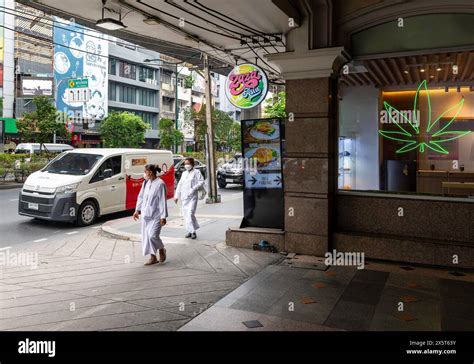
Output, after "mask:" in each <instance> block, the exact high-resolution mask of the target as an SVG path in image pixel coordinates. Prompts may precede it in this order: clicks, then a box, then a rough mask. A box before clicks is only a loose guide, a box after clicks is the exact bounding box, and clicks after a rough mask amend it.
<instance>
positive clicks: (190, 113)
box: [184, 105, 240, 152]
mask: <svg viewBox="0 0 474 364" xmlns="http://www.w3.org/2000/svg"><path fill="white" fill-rule="evenodd" d="M184 114H185V117H184V119H185V121H184V123H185V124H186V125H187V126H188V127H193V128H194V135H195V138H196V141H197V142H198V143H201V144H202V145H203V144H204V141H205V135H206V132H207V124H206V105H203V107H202V108H201V110H200V111H199V112H196V111H195V110H193V109H191V108H188V109H187V110H185V112H184ZM211 119H212V123H213V126H214V142H215V143H216V145H217V149H218V150H223V151H229V152H230V151H238V150H240V123H238V122H236V121H235V120H234V119H232V118H231V117H230V116H229V115H228V114H227V113H226V112H224V111H222V110H216V109H212V116H211Z"/></svg>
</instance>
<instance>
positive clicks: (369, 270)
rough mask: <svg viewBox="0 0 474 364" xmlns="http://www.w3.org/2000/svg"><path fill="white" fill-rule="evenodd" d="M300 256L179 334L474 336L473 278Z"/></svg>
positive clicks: (250, 282)
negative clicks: (333, 332) (402, 333)
mask: <svg viewBox="0 0 474 364" xmlns="http://www.w3.org/2000/svg"><path fill="white" fill-rule="evenodd" d="M366 265H368V266H367V267H366V268H365V269H364V270H357V269H356V268H352V267H338V266H336V267H330V268H328V269H326V268H327V267H326V266H325V265H324V264H323V259H321V258H314V257H304V256H295V257H294V258H293V259H286V260H285V261H283V262H282V263H280V264H276V265H270V266H267V267H266V268H265V269H263V271H261V272H259V273H258V274H256V275H255V276H253V277H252V278H251V279H249V280H248V281H247V282H245V283H244V284H242V285H241V286H240V287H239V288H237V289H236V290H234V291H233V292H232V293H230V294H228V295H227V296H225V297H224V298H222V299H221V300H219V301H218V302H217V303H216V304H215V305H213V306H212V307H211V308H209V309H208V310H207V311H205V312H204V313H203V314H201V315H199V316H198V317H196V318H195V319H193V320H192V321H190V322H188V323H187V324H185V325H184V326H183V327H181V329H180V330H181V331H206V330H215V331H245V330H247V331H252V330H253V331H255V330H258V331H260V330H263V331H267V330H268V331H288V330H289V331H312V330H314V331H331V330H349V331H425V330H427V331H445V330H446V331H456V330H459V331H464V330H465V331H471V330H472V328H473V327H474V315H473V312H474V295H473V294H472V293H473V292H474V273H465V274H466V275H464V276H459V277H457V276H453V275H452V274H450V272H449V271H447V270H441V269H439V270H438V269H432V268H422V267H407V266H404V265H401V266H400V265H397V264H387V263H377V262H370V263H367V262H366Z"/></svg>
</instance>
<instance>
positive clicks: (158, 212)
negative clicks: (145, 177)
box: [136, 178, 168, 256]
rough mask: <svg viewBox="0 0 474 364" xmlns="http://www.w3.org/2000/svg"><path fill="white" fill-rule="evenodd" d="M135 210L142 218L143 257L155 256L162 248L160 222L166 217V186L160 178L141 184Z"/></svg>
mask: <svg viewBox="0 0 474 364" xmlns="http://www.w3.org/2000/svg"><path fill="white" fill-rule="evenodd" d="M136 210H137V211H140V212H141V214H140V216H141V218H142V251H143V255H145V256H146V255H149V254H153V255H156V251H157V250H158V249H162V248H163V247H164V245H163V241H162V240H161V238H160V232H161V224H160V220H161V219H166V218H167V217H168V206H167V204H166V185H165V183H164V182H163V181H162V180H161V179H160V178H156V179H155V180H153V181H152V180H149V181H148V182H146V183H143V185H142V189H141V190H140V193H139V195H138V200H137V207H136Z"/></svg>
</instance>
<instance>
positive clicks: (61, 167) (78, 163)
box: [43, 153, 103, 176]
mask: <svg viewBox="0 0 474 364" xmlns="http://www.w3.org/2000/svg"><path fill="white" fill-rule="evenodd" d="M102 157H103V156H102V155H98V154H88V153H65V154H61V155H59V156H57V157H56V158H55V159H53V160H52V161H51V163H50V164H48V165H47V166H46V167H45V168H44V169H43V172H48V173H54V174H69V175H81V176H84V175H86V174H88V173H89V172H90V171H91V170H92V168H94V166H95V164H96V163H97V161H98V160H99V159H101V158H102Z"/></svg>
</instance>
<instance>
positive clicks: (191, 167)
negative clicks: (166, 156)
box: [184, 164, 193, 171]
mask: <svg viewBox="0 0 474 364" xmlns="http://www.w3.org/2000/svg"><path fill="white" fill-rule="evenodd" d="M184 168H186V170H187V171H190V170H191V169H193V166H192V165H190V164H185V165H184Z"/></svg>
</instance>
